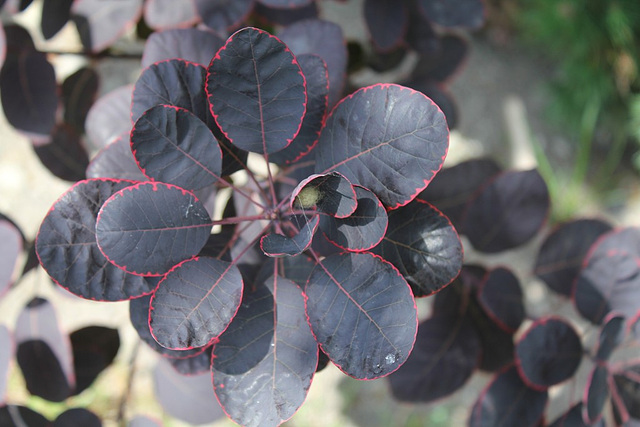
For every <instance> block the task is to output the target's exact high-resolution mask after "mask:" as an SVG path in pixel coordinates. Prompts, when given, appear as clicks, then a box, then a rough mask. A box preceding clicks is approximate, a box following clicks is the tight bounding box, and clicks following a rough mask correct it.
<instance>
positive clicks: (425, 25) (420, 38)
mask: <svg viewBox="0 0 640 427" xmlns="http://www.w3.org/2000/svg"><path fill="white" fill-rule="evenodd" d="M405 40H406V42H407V44H408V45H409V46H410V47H411V48H412V49H413V50H415V51H417V52H418V53H419V54H423V55H433V54H434V53H436V52H438V50H440V37H439V36H438V34H437V33H436V31H435V30H434V29H433V26H432V25H431V23H430V22H429V21H428V20H427V19H425V17H424V16H423V14H422V13H420V12H419V11H418V10H416V7H415V6H413V7H412V8H411V10H410V12H409V28H408V30H407V35H406V37H405Z"/></svg>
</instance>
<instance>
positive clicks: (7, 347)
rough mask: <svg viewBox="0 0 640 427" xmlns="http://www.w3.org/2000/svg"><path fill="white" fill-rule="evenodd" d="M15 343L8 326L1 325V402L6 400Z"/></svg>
mask: <svg viewBox="0 0 640 427" xmlns="http://www.w3.org/2000/svg"><path fill="white" fill-rule="evenodd" d="M13 352H14V343H13V338H12V337H11V332H9V329H7V327H6V326H4V325H0V403H2V402H4V395H5V392H6V390H7V383H8V380H9V363H10V362H11V359H13Z"/></svg>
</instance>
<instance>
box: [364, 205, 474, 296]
mask: <svg viewBox="0 0 640 427" xmlns="http://www.w3.org/2000/svg"><path fill="white" fill-rule="evenodd" d="M374 251H375V252H376V253H378V254H380V255H381V256H382V257H383V258H384V259H386V260H387V261H389V262H391V263H392V264H393V265H395V266H396V267H397V268H398V269H399V270H400V273H401V274H402V275H403V276H404V278H405V279H406V280H407V282H409V285H411V289H412V290H413V294H414V295H415V296H416V297H421V296H427V295H431V294H434V293H436V292H438V291H439V290H441V289H442V288H443V287H445V286H446V285H448V284H449V283H451V281H452V280H453V279H455V277H456V276H457V275H458V273H459V272H460V269H461V268H462V244H461V243H460V239H459V237H458V234H457V233H456V230H455V229H454V228H453V226H452V225H451V223H450V222H449V220H448V219H447V218H446V217H445V216H444V215H442V213H441V212H440V211H438V210H437V209H436V208H434V207H433V206H431V205H430V204H428V203H425V202H423V201H421V200H416V201H414V202H412V203H409V204H408V205H406V206H403V207H401V208H399V209H396V210H393V211H390V212H389V226H388V228H387V234H386V235H385V237H384V238H383V239H382V243H381V244H380V245H379V246H377V247H376V248H375V249H374Z"/></svg>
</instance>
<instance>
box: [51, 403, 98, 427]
mask: <svg viewBox="0 0 640 427" xmlns="http://www.w3.org/2000/svg"><path fill="white" fill-rule="evenodd" d="M77 426H82V427H101V426H102V421H100V418H98V416H97V415H96V414H94V413H93V412H91V411H89V410H87V409H84V408H71V409H67V410H66V411H64V412H63V413H62V414H60V415H58V418H56V419H55V421H54V422H53V427H77Z"/></svg>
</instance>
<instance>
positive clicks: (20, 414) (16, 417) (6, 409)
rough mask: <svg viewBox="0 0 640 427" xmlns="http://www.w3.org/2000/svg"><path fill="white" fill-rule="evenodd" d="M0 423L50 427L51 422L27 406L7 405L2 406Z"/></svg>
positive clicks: (0, 407) (0, 408)
mask: <svg viewBox="0 0 640 427" xmlns="http://www.w3.org/2000/svg"><path fill="white" fill-rule="evenodd" d="M0 425H3V426H29V427H49V426H51V422H50V421H49V420H47V419H46V418H45V417H43V416H42V415H40V414H39V413H37V412H35V411H33V410H31V409H29V408H27V407H25V406H18V405H5V406H0Z"/></svg>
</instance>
